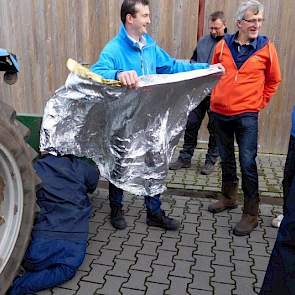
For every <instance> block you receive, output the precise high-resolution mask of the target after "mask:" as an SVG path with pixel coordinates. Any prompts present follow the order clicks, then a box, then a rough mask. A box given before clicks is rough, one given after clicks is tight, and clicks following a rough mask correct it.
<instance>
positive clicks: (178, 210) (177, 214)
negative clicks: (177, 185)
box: [170, 207, 184, 217]
mask: <svg viewBox="0 0 295 295" xmlns="http://www.w3.org/2000/svg"><path fill="white" fill-rule="evenodd" d="M170 215H171V216H175V217H183V216H184V208H178V207H176V208H173V210H172V212H171V214H170Z"/></svg>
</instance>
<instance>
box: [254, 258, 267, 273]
mask: <svg viewBox="0 0 295 295" xmlns="http://www.w3.org/2000/svg"><path fill="white" fill-rule="evenodd" d="M251 258H253V260H254V265H253V266H252V269H253V270H254V269H255V270H262V271H266V268H267V265H268V262H269V257H263V256H256V255H251Z"/></svg>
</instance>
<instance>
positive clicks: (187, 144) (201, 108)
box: [179, 96, 219, 165]
mask: <svg viewBox="0 0 295 295" xmlns="http://www.w3.org/2000/svg"><path fill="white" fill-rule="evenodd" d="M206 112H207V114H208V117H209V121H208V125H207V128H208V131H209V142H208V151H207V154H206V163H210V164H213V165H214V164H215V163H216V161H217V158H218V156H219V154H218V149H217V143H216V138H215V130H214V125H213V120H212V116H211V112H210V96H207V97H205V98H204V99H203V101H202V102H201V103H200V104H199V105H198V106H197V107H196V108H195V109H194V110H192V111H191V112H190V114H189V116H188V119H187V123H186V127H185V133H184V144H183V147H182V150H181V151H180V153H179V159H180V160H182V161H183V162H190V161H191V159H192V157H193V154H194V151H195V148H196V146H197V143H198V132H199V129H200V127H201V124H202V121H203V120H204V117H205V115H206Z"/></svg>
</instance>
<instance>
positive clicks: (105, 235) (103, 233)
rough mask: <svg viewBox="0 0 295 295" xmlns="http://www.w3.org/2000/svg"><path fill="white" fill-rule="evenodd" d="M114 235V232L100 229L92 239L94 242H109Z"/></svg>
mask: <svg viewBox="0 0 295 295" xmlns="http://www.w3.org/2000/svg"><path fill="white" fill-rule="evenodd" d="M112 233H114V230H106V229H100V228H99V229H98V231H97V233H96V235H95V236H94V237H93V238H92V240H95V241H100V242H108V240H109V238H110V236H111V234H112Z"/></svg>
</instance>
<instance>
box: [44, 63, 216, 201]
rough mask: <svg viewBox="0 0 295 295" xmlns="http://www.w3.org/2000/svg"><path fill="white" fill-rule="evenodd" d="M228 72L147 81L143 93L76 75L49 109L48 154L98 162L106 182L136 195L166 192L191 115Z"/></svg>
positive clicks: (146, 78) (153, 77)
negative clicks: (173, 157) (176, 152)
mask: <svg viewBox="0 0 295 295" xmlns="http://www.w3.org/2000/svg"><path fill="white" fill-rule="evenodd" d="M220 72H221V71H220V70H219V69H217V68H216V67H211V68H210V69H206V70H196V71H191V72H186V73H178V74H173V75H150V76H144V77H142V78H141V81H140V83H139V87H138V88H137V89H127V88H125V87H122V88H121V87H114V86H107V85H103V84H100V83H97V82H94V81H92V80H87V79H83V78H80V77H79V76H77V75H75V74H73V73H71V74H70V75H69V76H68V78H67V80H66V83H65V85H64V86H63V87H61V88H60V89H58V90H57V91H56V92H55V94H54V95H53V96H52V97H51V98H50V99H49V100H48V102H47V104H46V107H45V111H44V117H43V123H42V127H41V134H40V150H41V151H43V152H51V153H57V154H60V155H65V154H72V155H76V156H78V157H87V158H91V159H92V160H94V162H95V163H96V164H97V166H98V168H99V171H100V174H101V175H102V176H103V177H105V178H106V179H108V180H109V181H110V182H112V183H113V184H114V185H116V186H117V187H119V188H122V189H123V190H125V191H128V192H130V193H133V194H136V195H150V196H154V195H156V194H159V193H162V192H163V191H164V190H165V189H166V187H165V183H164V180H165V178H166V176H167V173H168V166H169V162H170V160H171V157H172V155H173V150H174V148H175V146H176V145H177V143H178V141H179V139H180V137H181V135H182V131H183V130H184V128H185V125H186V121H187V117H188V114H189V112H190V111H191V110H192V109H194V108H195V107H197V105H198V104H199V103H200V102H201V101H202V99H203V98H204V97H205V96H206V95H208V94H209V93H210V90H211V88H212V87H213V86H214V85H215V83H216V82H217V81H218V79H219V77H220V75H221V74H220Z"/></svg>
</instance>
